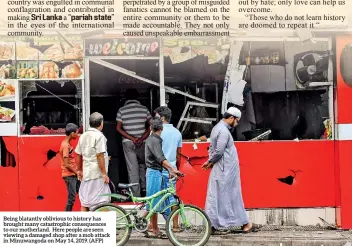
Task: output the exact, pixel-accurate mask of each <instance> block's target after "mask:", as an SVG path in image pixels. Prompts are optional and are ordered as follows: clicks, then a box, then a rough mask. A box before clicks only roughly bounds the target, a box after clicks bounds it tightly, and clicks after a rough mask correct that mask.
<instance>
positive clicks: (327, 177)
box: [179, 141, 335, 208]
mask: <svg viewBox="0 0 352 246" xmlns="http://www.w3.org/2000/svg"><path fill="white" fill-rule="evenodd" d="M235 145H236V147H237V150H238V153H239V159H240V168H241V180H242V192H243V198H244V203H245V206H246V208H279V207H282V208H288V207H334V206H335V177H334V142H333V141H301V142H294V141H287V142H284V141H283V142H237V143H235ZM207 147H208V145H207V144H198V150H194V149H193V144H184V146H183V149H182V153H183V154H184V155H186V156H188V157H195V156H206V155H207ZM308 153H309V154H308ZM184 160H185V158H184ZM205 161H206V158H202V159H198V158H196V159H194V160H193V159H192V158H191V161H190V162H191V164H193V166H190V165H187V164H185V163H183V166H182V167H181V170H184V171H185V173H186V174H187V175H186V176H185V178H184V182H183V183H182V182H181V181H180V182H179V183H180V184H179V185H180V186H181V187H182V186H183V187H182V189H181V190H180V194H181V197H182V198H183V199H184V200H185V202H190V203H194V204H196V205H198V206H201V207H203V206H204V202H205V196H206V189H205V187H206V186H207V181H208V176H209V171H202V170H201V168H200V165H201V164H203V163H204V162H205ZM290 170H294V171H297V170H300V172H297V174H296V179H295V181H294V183H293V184H292V185H287V184H284V183H282V182H280V181H278V178H284V177H286V176H289V175H292V172H291V171H290Z"/></svg>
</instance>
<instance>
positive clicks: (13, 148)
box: [0, 137, 20, 211]
mask: <svg viewBox="0 0 352 246" xmlns="http://www.w3.org/2000/svg"><path fill="white" fill-rule="evenodd" d="M3 138H4V141H5V144H6V148H7V150H8V151H9V152H10V153H11V154H13V155H14V156H15V161H16V167H1V166H0V211H18V210H19V209H20V200H19V179H18V173H19V165H18V162H19V158H18V151H17V137H3Z"/></svg>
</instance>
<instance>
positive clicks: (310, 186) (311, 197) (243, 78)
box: [0, 33, 352, 227]
mask: <svg viewBox="0 0 352 246" xmlns="http://www.w3.org/2000/svg"><path fill="white" fill-rule="evenodd" d="M338 40H339V39H338V38H335V36H329V37H321V38H314V40H313V41H314V42H312V41H306V42H302V41H301V40H300V39H299V38H298V37H296V36H295V35H293V34H290V35H286V36H285V37H283V35H275V36H271V37H265V38H264V37H254V36H253V37H251V36H250V35H249V36H244V37H232V38H226V39H211V38H206V39H205V38H178V39H174V38H170V39H153V38H126V37H123V36H122V35H120V34H116V33H111V34H110V33H109V34H108V33H106V34H99V35H90V36H89V37H87V35H85V36H82V35H79V34H77V35H69V34H66V35H62V34H61V35H58V34H53V35H52V39H51V40H50V39H49V38H48V37H46V38H45V39H35V40H27V39H26V40H20V41H15V42H14V44H13V45H14V46H13V47H14V48H13V49H14V51H13V52H14V54H13V55H14V57H13V58H12V59H9V58H8V57H7V56H6V54H7V53H9V51H8V47H10V46H9V42H10V41H9V40H7V39H4V42H2V43H3V44H2V45H3V46H4V47H5V48H4V49H3V50H5V51H6V50H7V51H6V52H5V51H3V52H2V46H1V47H0V56H1V55H3V56H4V57H3V58H4V59H2V61H1V64H0V76H3V77H2V78H3V79H2V81H5V82H7V81H10V82H11V83H12V84H13V86H14V87H15V92H14V96H13V103H12V104H13V105H12V107H13V110H14V115H13V117H12V118H11V121H12V123H13V124H14V125H11V122H9V121H5V122H2V123H0V124H4V125H6V126H7V127H9V128H8V130H6V131H3V130H0V132H1V136H2V138H1V139H2V140H1V166H2V167H1V169H0V177H1V179H0V180H7V181H6V182H5V181H2V182H5V183H6V184H5V183H3V185H6V189H5V188H4V189H2V191H1V193H0V195H1V197H4V199H9V200H11V201H12V202H11V204H10V205H9V204H2V203H1V204H0V208H1V210H29V211H30V210H43V211H46V210H48V209H50V210H58V211H60V210H61V209H62V207H63V206H64V203H65V197H66V195H65V192H66V191H65V187H64V185H62V180H61V178H60V175H59V174H58V173H57V172H59V171H58V170H59V167H60V166H59V159H58V156H57V152H58V148H59V144H60V142H61V141H62V138H63V135H64V132H63V129H64V126H65V124H67V123H68V122H73V123H76V124H78V125H80V126H81V127H82V130H83V131H84V130H85V129H87V123H88V116H89V115H90V113H92V112H95V111H98V112H100V113H102V114H103V115H104V120H105V122H104V134H105V136H106V137H107V139H108V153H109V156H110V167H109V176H110V177H111V179H112V180H113V181H114V183H115V185H116V184H117V183H127V182H128V180H127V171H126V165H125V161H124V156H123V152H122V142H121V136H120V135H119V134H117V132H116V114H117V111H118V109H119V108H120V107H122V106H123V103H124V101H125V92H126V90H128V89H129V88H135V89H137V90H138V92H139V94H140V98H139V101H140V102H141V104H143V105H145V106H146V107H147V108H148V109H149V110H150V111H151V112H152V111H153V110H154V109H155V108H156V107H158V106H159V105H167V106H168V107H169V108H170V109H171V110H172V112H173V115H172V122H171V123H172V124H174V126H176V127H177V128H178V129H179V130H180V131H181V132H182V135H183V147H182V163H181V167H180V169H181V171H183V172H184V173H186V174H187V175H186V177H185V179H184V182H182V187H179V193H180V196H181V197H182V199H183V200H184V201H185V202H187V203H192V204H195V205H198V206H200V207H203V206H204V202H205V193H206V187H207V180H208V175H209V173H208V172H205V171H203V170H201V168H200V166H201V164H203V163H204V162H205V161H206V160H207V155H208V154H207V149H208V146H209V143H208V141H207V138H208V137H209V136H210V132H211V129H212V127H213V126H214V125H215V124H216V122H218V121H219V120H220V119H221V115H222V113H223V112H224V111H225V110H226V109H227V108H228V107H230V106H232V105H235V106H237V107H239V108H240V109H241V110H242V112H243V117H242V119H241V121H240V124H239V126H238V128H237V129H236V130H235V132H233V137H234V140H235V145H236V147H237V149H238V151H239V157H240V165H241V178H242V189H243V196H244V202H245V205H246V207H247V208H248V209H267V208H336V207H339V206H340V205H341V199H342V198H341V197H340V195H341V194H339V192H338V188H337V183H338V182H339V180H340V171H339V170H338V168H337V167H339V165H340V164H339V161H338V158H337V156H338V155H339V152H336V145H337V143H338V141H337V140H338V137H339V135H340V134H338V133H340V131H338V129H337V128H336V125H337V124H338V122H337V117H336V115H337V111H336V110H337V108H338V96H337V93H336V91H337V90H339V87H338V86H339V79H340V77H339V72H338V70H339V66H340V64H342V63H340V61H339V54H338V49H339V41H338ZM346 43H348V41H346ZM21 47H22V48H21ZM5 56H6V57H5ZM345 56H346V55H345ZM345 59H346V58H345ZM11 76H12V77H11ZM347 78H349V77H348V76H347ZM341 79H342V78H341ZM345 80H346V79H345ZM9 84H10V83H9ZM9 88H10V89H8V90H10V91H11V90H12V89H11V88H12V87H11V86H10V87H9ZM343 88H344V87H343ZM344 90H345V89H342V91H344ZM6 93H7V94H9V93H12V92H8V91H7V92H6ZM342 95H346V93H345V94H343V92H342ZM1 102H2V100H1V99H0V105H1V106H2V107H5V108H11V103H7V104H4V103H1ZM10 117H11V115H10ZM351 118H352V117H351ZM351 122H352V120H351ZM0 126H1V125H0ZM11 127H12V128H11ZM2 129H3V128H2ZM11 131H12V132H13V134H8V133H9V132H11ZM49 139H50V140H49ZM48 140H49V141H48ZM8 159H11V160H12V161H7V160H8ZM19 160H21V162H19ZM34 160H35V161H34ZM346 168H347V167H346ZM348 168H349V167H348ZM347 173H348V172H347ZM18 174H19V176H18V177H20V179H19V178H17V176H16V175H18ZM7 177H16V178H11V179H9V178H7ZM19 187H22V188H21V189H20V188H19ZM194 187H198V190H197V192H194ZM272 190H275V193H273V192H272ZM54 194H55V195H54ZM76 206H77V207H76V208H78V206H79V204H78V203H77V204H76ZM345 213H347V214H348V211H347V212H345ZM349 213H351V212H349ZM336 215H337V216H336V220H337V221H338V223H342V224H343V223H345V224H343V225H344V226H345V225H346V223H347V225H349V224H348V223H349V222H348V221H347V222H346V221H345V222H339V218H340V215H339V214H338V213H336ZM341 216H342V215H341ZM334 218H335V217H334ZM318 222H319V221H318ZM314 224H316V223H314ZM351 227H352V226H351Z"/></svg>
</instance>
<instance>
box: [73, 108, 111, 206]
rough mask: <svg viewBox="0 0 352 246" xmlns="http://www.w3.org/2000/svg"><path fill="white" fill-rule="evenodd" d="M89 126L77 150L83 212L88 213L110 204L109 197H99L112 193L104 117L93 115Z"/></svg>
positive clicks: (97, 114)
mask: <svg viewBox="0 0 352 246" xmlns="http://www.w3.org/2000/svg"><path fill="white" fill-rule="evenodd" d="M89 125H90V128H89V129H88V130H87V131H86V132H85V133H83V134H82V135H81V137H80V138H79V141H78V145H77V147H76V150H75V152H76V153H77V169H78V177H79V179H80V180H81V186H80V189H79V199H80V202H81V211H82V212H87V211H89V210H90V209H91V208H93V207H95V206H96V205H98V204H101V203H105V202H110V198H109V197H106V196H99V195H100V194H106V193H110V192H111V191H110V187H109V182H110V180H109V177H108V166H109V158H108V153H107V145H106V142H107V140H106V138H105V136H104V135H103V133H102V132H101V131H102V130H103V125H104V118H103V116H102V115H101V114H100V113H93V114H91V115H90V117H89ZM82 168H83V173H82Z"/></svg>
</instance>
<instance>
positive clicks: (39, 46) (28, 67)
mask: <svg viewBox="0 0 352 246" xmlns="http://www.w3.org/2000/svg"><path fill="white" fill-rule="evenodd" d="M0 54H1V52H0ZM15 56H16V70H17V79H21V80H23V79H32V80H33V79H83V74H84V73H83V41H82V39H81V38H80V37H79V36H69V37H67V40H62V39H61V38H60V37H59V36H55V35H51V36H46V37H43V38H32V39H29V41H22V40H21V41H17V42H16V55H15ZM7 66H8V65H7ZM0 76H1V70H0Z"/></svg>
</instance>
